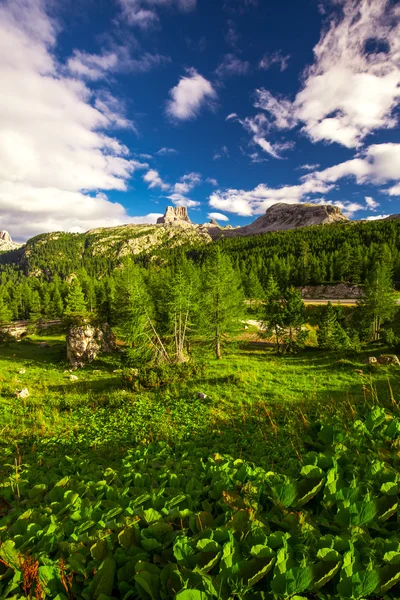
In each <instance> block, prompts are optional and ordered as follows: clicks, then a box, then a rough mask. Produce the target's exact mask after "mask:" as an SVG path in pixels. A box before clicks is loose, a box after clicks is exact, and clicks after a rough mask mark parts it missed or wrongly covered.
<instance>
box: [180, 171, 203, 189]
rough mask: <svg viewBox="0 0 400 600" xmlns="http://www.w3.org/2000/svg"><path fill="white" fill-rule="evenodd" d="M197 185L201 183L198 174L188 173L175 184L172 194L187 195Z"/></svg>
mask: <svg viewBox="0 0 400 600" xmlns="http://www.w3.org/2000/svg"><path fill="white" fill-rule="evenodd" d="M199 183H201V175H200V173H188V174H187V175H184V176H183V177H181V179H180V180H179V181H178V182H177V183H175V185H174V192H176V193H177V194H188V193H189V192H190V191H191V190H192V189H193V188H194V187H195V186H196V185H199Z"/></svg>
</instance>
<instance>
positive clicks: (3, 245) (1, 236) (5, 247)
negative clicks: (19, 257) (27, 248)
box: [0, 229, 20, 252]
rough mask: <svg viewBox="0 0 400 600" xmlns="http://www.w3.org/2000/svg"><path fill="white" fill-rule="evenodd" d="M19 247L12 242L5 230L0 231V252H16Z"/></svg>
mask: <svg viewBox="0 0 400 600" xmlns="http://www.w3.org/2000/svg"><path fill="white" fill-rule="evenodd" d="M19 247H20V244H17V243H16V242H13V241H12V239H11V236H10V234H9V233H8V231H6V230H5V229H3V230H0V252H7V251H9V250H16V249H17V248H19Z"/></svg>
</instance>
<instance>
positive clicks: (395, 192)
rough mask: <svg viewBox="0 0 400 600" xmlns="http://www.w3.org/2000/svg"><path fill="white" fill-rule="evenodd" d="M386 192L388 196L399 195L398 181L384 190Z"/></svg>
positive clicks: (399, 185) (399, 186)
mask: <svg viewBox="0 0 400 600" xmlns="http://www.w3.org/2000/svg"><path fill="white" fill-rule="evenodd" d="M386 193H387V194H389V196H400V183H397V184H396V185H394V186H393V187H391V188H389V189H388V190H386Z"/></svg>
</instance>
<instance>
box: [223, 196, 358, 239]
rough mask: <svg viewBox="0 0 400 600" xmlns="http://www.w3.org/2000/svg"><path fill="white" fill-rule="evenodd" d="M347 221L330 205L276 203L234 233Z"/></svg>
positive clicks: (249, 232)
mask: <svg viewBox="0 0 400 600" xmlns="http://www.w3.org/2000/svg"><path fill="white" fill-rule="evenodd" d="M348 221H349V219H348V218H347V217H345V216H344V215H343V214H342V211H341V210H340V208H339V207H337V206H332V205H331V204H286V203H284V202H278V203H277V204H273V205H272V206H271V207H270V208H268V210H267V211H266V213H265V215H262V216H261V217H259V218H258V219H256V220H255V221H254V222H253V223H251V224H250V225H246V226H245V227H240V228H239V229H236V230H235V233H237V234H239V235H253V234H257V233H267V232H268V231H282V230H286V229H295V228H296V227H306V226H309V225H323V224H330V223H340V222H345V223H347V222H348Z"/></svg>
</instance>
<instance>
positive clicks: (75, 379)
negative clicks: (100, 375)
mask: <svg viewBox="0 0 400 600" xmlns="http://www.w3.org/2000/svg"><path fill="white" fill-rule="evenodd" d="M69 379H70V381H78V378H77V376H76V375H70V377H69Z"/></svg>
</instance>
